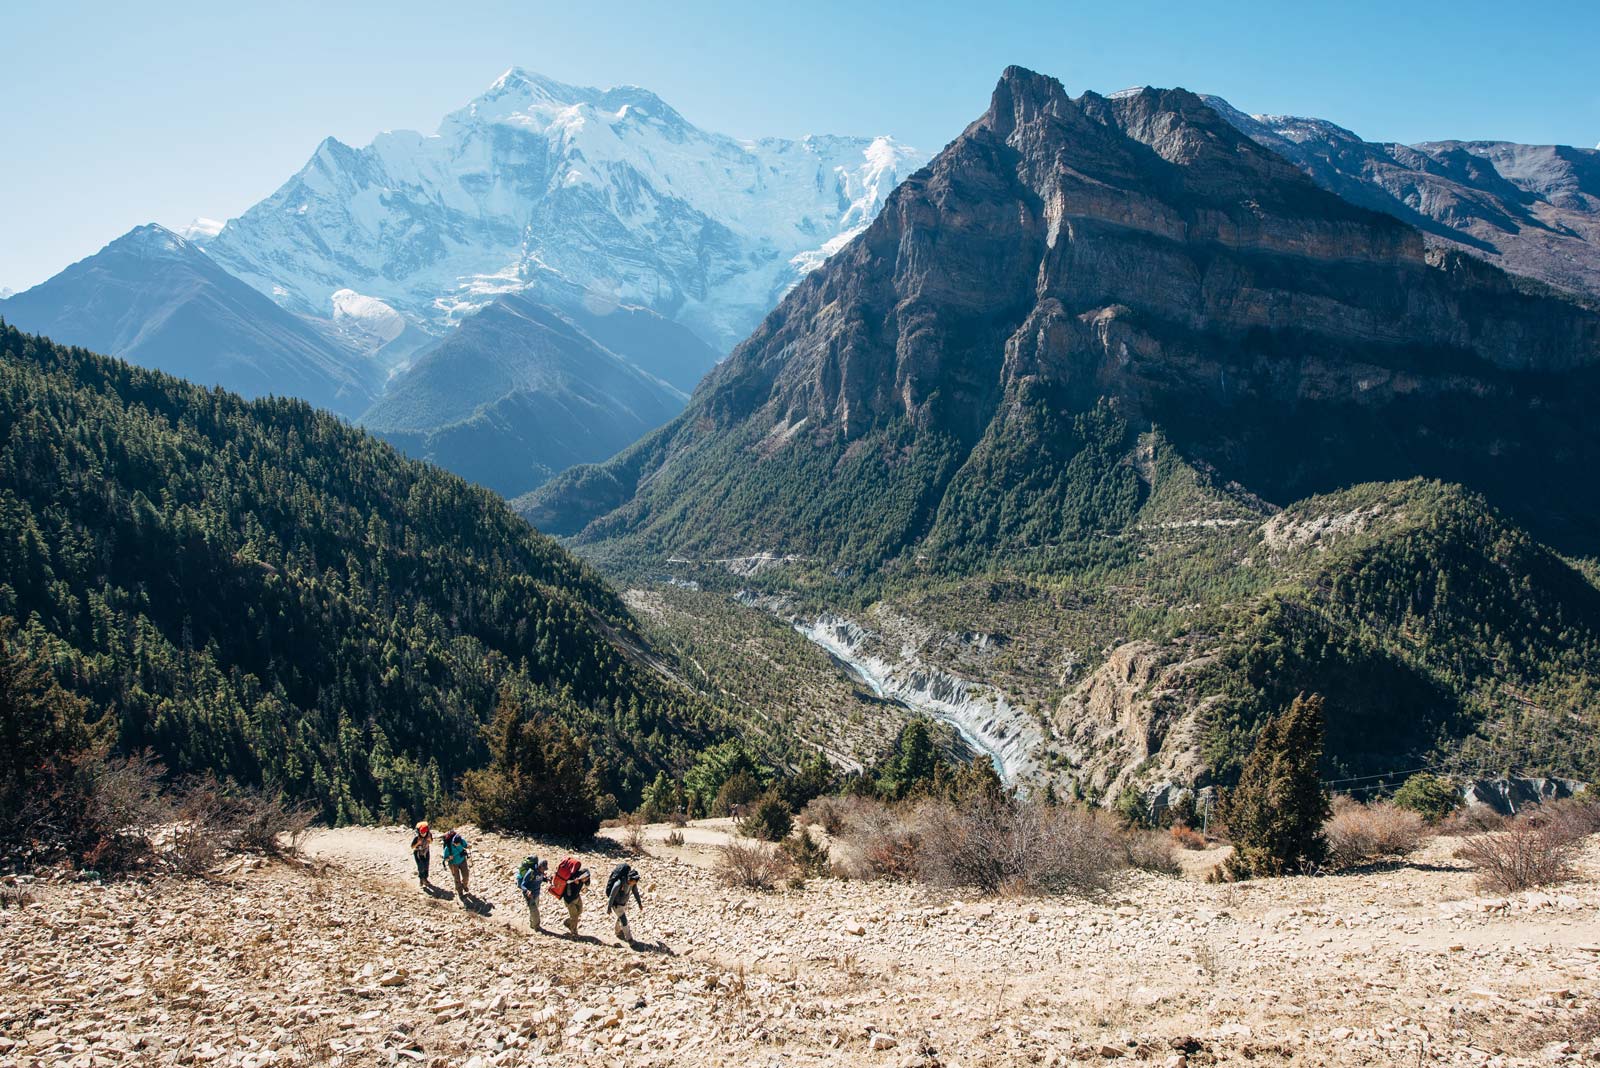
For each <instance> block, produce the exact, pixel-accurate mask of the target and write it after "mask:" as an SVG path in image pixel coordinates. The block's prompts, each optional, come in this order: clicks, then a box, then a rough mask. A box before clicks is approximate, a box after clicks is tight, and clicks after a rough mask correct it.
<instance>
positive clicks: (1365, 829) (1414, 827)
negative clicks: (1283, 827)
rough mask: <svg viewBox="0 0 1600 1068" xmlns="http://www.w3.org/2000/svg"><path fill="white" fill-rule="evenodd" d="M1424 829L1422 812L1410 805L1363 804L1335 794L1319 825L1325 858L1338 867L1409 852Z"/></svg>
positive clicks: (1402, 855)
mask: <svg viewBox="0 0 1600 1068" xmlns="http://www.w3.org/2000/svg"><path fill="white" fill-rule="evenodd" d="M1425 833H1426V831H1425V824H1424V820H1423V818H1422V816H1421V815H1420V814H1418V813H1416V812H1413V811H1411V810H1410V809H1404V808H1400V807H1399V806H1397V805H1394V804H1391V803H1390V802H1388V801H1374V802H1373V803H1371V804H1370V805H1363V804H1361V803H1360V802H1358V801H1356V800H1354V799H1353V798H1350V797H1339V798H1336V799H1335V800H1334V803H1333V814H1332V815H1330V816H1329V817H1328V821H1327V822H1326V823H1324V824H1323V825H1322V834H1323V837H1324V838H1325V839H1326V840H1327V843H1328V859H1329V860H1330V861H1331V862H1332V863H1333V865H1334V866H1335V867H1339V868H1352V867H1355V866H1357V865H1360V864H1369V863H1371V862H1372V861H1375V860H1380V859H1382V858H1385V857H1407V856H1410V855H1411V854H1412V853H1414V852H1416V850H1417V847H1419V846H1420V845H1421V844H1422V839H1423V837H1424V835H1425Z"/></svg>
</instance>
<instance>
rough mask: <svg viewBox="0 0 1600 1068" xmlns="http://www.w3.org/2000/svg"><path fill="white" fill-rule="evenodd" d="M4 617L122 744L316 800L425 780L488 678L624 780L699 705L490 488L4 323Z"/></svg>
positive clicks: (398, 795)
mask: <svg viewBox="0 0 1600 1068" xmlns="http://www.w3.org/2000/svg"><path fill="white" fill-rule="evenodd" d="M0 616H13V617H15V618H16V619H17V620H18V621H19V623H20V627H19V639H20V640H21V641H22V642H23V643H24V644H25V645H27V646H28V647H29V648H31V649H32V650H34V651H35V652H36V653H38V654H40V655H42V656H44V657H46V658H48V660H49V661H50V662H51V664H52V665H53V667H54V669H55V671H56V673H57V675H58V676H59V677H60V678H61V679H62V680H63V681H64V682H65V683H66V684H67V685H69V686H70V688H71V689H73V690H75V691H77V692H78V693H80V694H82V695H84V696H85V697H87V698H89V699H90V701H91V702H93V704H94V705H95V706H96V707H97V708H99V709H103V710H107V714H110V715H113V716H115V717H116V718H117V728H118V737H119V743H118V744H119V745H120V747H121V748H123V749H125V750H133V749H139V748H143V747H150V748H153V749H154V750H155V752H156V753H157V755H158V756H160V757H161V758H162V759H163V760H164V761H166V762H167V763H168V765H169V767H171V768H172V769H173V770H174V771H175V772H182V771H187V770H202V769H203V770H214V771H216V772H218V773H219V774H224V775H231V776H234V777H236V778H238V779H240V780H241V781H244V782H269V783H274V784H278V785H281V786H282V788H283V789H285V790H286V791H287V792H289V793H290V794H292V795H296V796H301V797H308V798H312V799H315V800H316V801H317V802H318V803H319V804H321V805H322V806H323V807H324V809H325V811H326V814H327V815H328V817H330V818H333V819H340V820H356V819H365V818H372V817H395V816H403V815H407V814H409V813H412V812H417V811H419V810H421V809H422V808H424V807H426V806H428V805H431V804H436V803H438V801H439V800H440V799H441V797H442V796H443V794H444V792H445V791H446V790H447V789H448V788H449V785H450V784H451V783H452V782H453V781H454V779H455V777H456V776H457V775H458V774H459V773H460V772H462V771H463V770H465V769H466V768H469V767H471V766H473V765H474V764H475V763H478V762H480V761H481V759H482V755H483V753H482V748H481V744H482V743H481V740H480V738H479V735H478V728H479V725H480V723H481V722H483V721H484V720H485V719H486V718H487V717H488V715H489V714H490V712H491V711H492V709H493V707H494V703H495V698H496V694H497V692H498V690H499V688H501V687H502V686H511V687H513V688H515V689H517V690H519V691H522V692H525V693H526V694H527V695H528V697H529V698H530V700H531V701H532V702H533V703H534V704H535V705H536V706H538V707H541V708H544V709H548V710H549V711H551V712H553V713H555V714H558V715H560V716H561V717H562V718H563V719H564V720H566V721H567V722H568V723H569V724H571V725H572V726H573V727H575V728H577V729H579V730H580V731H581V732H583V733H585V734H586V735H588V736H589V737H590V738H591V740H592V743H593V745H594V747H595V752H596V754H597V757H598V758H599V759H598V761H597V774H599V775H600V777H601V778H602V780H603V782H604V784H605V785H606V787H607V788H609V789H611V790H614V791H616V792H617V793H618V794H619V796H622V797H623V798H624V799H628V798H630V797H631V796H632V795H633V794H634V793H635V792H636V791H637V789H638V788H639V786H640V784H641V781H642V779H643V778H644V777H645V776H646V775H647V774H653V773H654V770H655V769H657V768H660V767H663V766H669V765H672V764H674V763H678V762H681V761H682V759H683V758H684V757H685V756H686V754H687V752H688V749H689V748H690V747H692V746H695V745H697V744H698V743H699V742H700V741H703V740H705V738H707V737H709V736H710V733H711V732H712V730H713V723H714V716H713V715H712V714H711V713H710V712H708V711H707V710H706V709H705V708H704V706H703V705H701V704H700V703H699V701H698V699H696V698H694V696H693V695H692V694H690V693H688V692H687V691H682V692H680V691H678V690H676V689H675V688H674V687H673V686H672V684H670V683H669V682H666V681H664V680H663V679H662V678H661V677H660V676H658V675H657V674H656V673H655V672H653V671H650V670H649V669H646V668H641V667H639V666H636V663H635V661H634V660H630V659H629V657H628V656H627V655H626V654H625V653H624V652H623V648H624V647H626V646H629V645H632V644H634V643H635V642H636V641H637V633H636V631H635V628H634V624H633V622H632V620H631V618H630V616H629V615H628V612H627V610H626V608H625V607H624V606H623V605H622V603H621V602H620V601H619V600H618V599H617V598H616V597H615V596H614V595H613V594H612V592H611V591H610V590H609V589H607V587H606V586H605V585H604V584H603V583H602V581H601V580H600V579H599V578H598V577H597V576H596V575H595V574H594V573H593V572H592V571H591V570H589V569H588V568H587V567H585V566H584V565H583V564H580V563H579V562H578V561H576V560H575V559H574V558H572V557H571V556H570V555H568V554H567V553H566V552H565V551H564V550H562V549H561V548H560V547H559V546H557V545H556V544H555V543H554V542H552V541H551V540H549V539H548V538H545V537H544V536H542V535H540V534H538V533H537V532H535V531H534V530H532V529H531V528H529V527H528V526H527V525H526V524H525V523H524V522H523V521H522V520H520V519H518V518H517V517H516V516H514V515H513V514H512V513H511V512H510V510H509V509H507V508H506V507H505V505H504V504H503V503H502V502H501V501H500V499H499V498H498V497H496V496H494V495H493V494H491V493H489V492H488V491H486V490H483V489H480V488H477V487H474V486H471V485H469V484H468V483H466V482H464V481H462V480H461V479H459V478H456V477H455V476H452V475H448V474H446V473H444V472H442V471H440V470H438V469H436V468H433V467H431V466H429V465H426V464H423V463H418V462H413V461H409V460H406V459H405V458H403V457H402V456H400V455H399V454H398V453H397V452H395V451H394V450H393V449H391V448H390V447H388V446H386V445H384V444H382V443H381V442H379V441H377V440H376V439H374V438H372V437H370V436H368V435H367V434H365V433H363V432H362V431H360V430H357V429H355V428H353V427H351V426H349V425H348V424H346V423H344V422H342V421H341V420H339V419H337V418H334V417H333V416H330V415H327V414H325V413H322V412H318V411H316V410H314V409H312V408H311V407H310V406H309V405H306V404H304V403H302V402H298V401H287V400H262V401H255V402H247V401H244V400H242V399H240V398H239V397H237V396H235V395H233V394H230V393H225V392H222V391H220V390H207V389H202V388H199V387H195V386H192V385H189V384H187V383H185V382H183V381H181V380H179V379H175V378H172V377H169V376H167V375H163V374H160V373H156V372H151V371H146V370H141V369H138V368H135V367H132V366H130V365H128V364H126V363H123V362H121V361H117V360H112V359H108V358H105V357H101V356H97V355H94V354H91V353H89V352H86V351H84V350H81V349H68V348H63V347H61V346H57V345H54V344H51V343H50V342H48V341H46V340H44V339H41V338H36V337H32V336H29V335H26V334H23V333H20V332H19V331H17V330H15V329H12V328H10V327H8V326H4V325H0Z"/></svg>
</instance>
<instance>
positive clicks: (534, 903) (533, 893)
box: [411, 820, 644, 945]
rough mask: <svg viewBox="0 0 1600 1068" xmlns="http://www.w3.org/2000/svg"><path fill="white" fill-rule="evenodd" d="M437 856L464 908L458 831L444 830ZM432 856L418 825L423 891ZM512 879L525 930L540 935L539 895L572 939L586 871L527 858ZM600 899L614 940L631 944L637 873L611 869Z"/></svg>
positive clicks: (427, 831)
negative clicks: (563, 913)
mask: <svg viewBox="0 0 1600 1068" xmlns="http://www.w3.org/2000/svg"><path fill="white" fill-rule="evenodd" d="M439 855H440V856H441V857H443V858H444V863H445V867H447V868H449V869H450V878H451V879H452V880H453V881H454V883H455V888H456V895H457V896H458V897H460V898H461V900H462V902H463V903H465V902H466V901H467V899H468V898H470V897H471V891H470V889H469V881H468V880H469V878H470V877H471V874H472V872H471V865H470V862H469V860H468V854H467V839H466V838H465V836H463V835H462V833H461V832H460V831H446V832H445V833H444V835H443V836H442V837H441V838H440V839H439ZM432 856H433V830H432V828H430V827H429V826H428V822H427V821H426V820H424V821H422V822H421V823H419V824H417V833H416V834H414V835H413V836H412V837H411V857H412V859H413V860H415V861H416V864H417V885H418V886H420V887H421V888H422V889H423V891H425V892H432V890H433V884H432V883H430V882H429V881H428V866H429V863H430V861H431V859H432ZM512 877H513V879H515V881H516V884H517V889H518V890H520V891H521V892H522V899H523V901H525V902H526V903H527V906H528V927H529V929H531V930H534V931H543V930H544V926H543V924H542V923H541V922H540V919H539V894H540V893H541V892H543V893H548V894H549V895H550V896H552V897H554V898H555V899H556V900H558V901H560V902H561V903H562V904H563V905H565V906H566V907H567V918H566V920H565V921H564V922H563V926H565V927H566V929H567V933H568V934H570V935H572V936H573V937H576V936H577V934H578V920H579V918H580V917H581V916H582V915H583V895H584V892H585V891H587V890H588V889H589V869H588V868H585V867H584V866H583V865H582V864H581V863H580V862H579V861H578V860H577V859H576V858H575V857H568V858H566V859H565V860H563V861H561V863H559V864H557V865H556V870H555V872H554V873H552V872H551V871H550V862H549V861H548V860H541V859H539V858H538V857H534V856H530V857H527V858H525V859H524V860H523V861H522V863H521V864H519V865H517V870H516V871H515V872H514V873H513V875H512ZM605 898H606V912H608V913H610V914H611V915H612V916H613V917H615V919H616V927H615V931H616V935H617V937H618V938H620V939H622V940H623V941H625V942H627V943H628V944H629V945H633V944H634V938H633V928H632V927H631V926H630V925H629V923H628V910H629V908H630V907H633V906H636V907H638V908H641V909H642V908H644V899H643V898H642V897H640V896H639V869H638V868H635V867H634V866H633V865H631V864H627V863H623V864H618V865H617V866H616V867H615V868H612V869H611V875H610V876H609V877H607V879H606V892H605ZM630 898H631V905H630Z"/></svg>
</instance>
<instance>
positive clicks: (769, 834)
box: [739, 792, 794, 842]
mask: <svg viewBox="0 0 1600 1068" xmlns="http://www.w3.org/2000/svg"><path fill="white" fill-rule="evenodd" d="M739 830H740V832H741V833H743V834H746V835H748V836H749V837H751V838H760V839H761V840H762V841H765V842H781V841H783V840H784V839H785V838H787V837H789V832H790V831H792V830H794V813H793V812H792V811H790V809H789V803H788V802H787V801H785V800H784V799H783V798H781V797H779V796H778V795H777V793H775V792H769V793H766V794H763V795H762V796H761V797H759V798H757V799H756V801H755V804H754V806H753V807H752V808H751V810H750V812H749V813H748V814H746V815H745V816H744V817H743V818H742V819H740V820H739Z"/></svg>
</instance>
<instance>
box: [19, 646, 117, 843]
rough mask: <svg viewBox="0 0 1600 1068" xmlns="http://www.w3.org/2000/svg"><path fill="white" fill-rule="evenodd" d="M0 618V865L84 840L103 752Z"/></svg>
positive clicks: (81, 712)
mask: <svg viewBox="0 0 1600 1068" xmlns="http://www.w3.org/2000/svg"><path fill="white" fill-rule="evenodd" d="M14 630H15V624H14V622H13V621H12V620H10V619H0V812H4V813H5V814H6V824H7V826H6V831H5V833H4V834H3V835H0V861H11V860H15V859H18V857H19V856H21V855H23V854H28V853H32V854H39V853H49V852H53V851H54V850H56V849H60V848H67V847H71V846H74V845H77V844H80V843H81V841H82V839H83V838H84V836H85V835H87V834H89V833H90V827H89V822H90V821H89V805H90V800H89V799H90V792H91V788H92V785H91V775H92V771H93V768H94V766H95V765H96V763H97V762H98V759H99V757H100V755H101V754H102V752H103V749H102V747H101V746H99V745H97V743H96V739H95V738H94V736H93V733H92V732H91V731H90V728H89V725H88V723H87V720H86V713H87V709H88V706H87V704H86V703H85V702H84V701H82V700H81V699H79V698H77V697H74V696H73V695H72V694H70V693H68V692H67V691H65V690H63V689H62V688H61V687H60V686H58V685H57V684H56V682H55V680H54V679H53V678H51V677H50V672H49V671H48V670H47V669H46V667H45V665H44V663H43V662H42V661H41V660H39V659H36V658H35V657H33V656H30V655H28V653H27V652H26V651H24V650H23V649H21V648H19V647H18V646H17V645H16V643H15V642H14V640H13V634H14Z"/></svg>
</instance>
